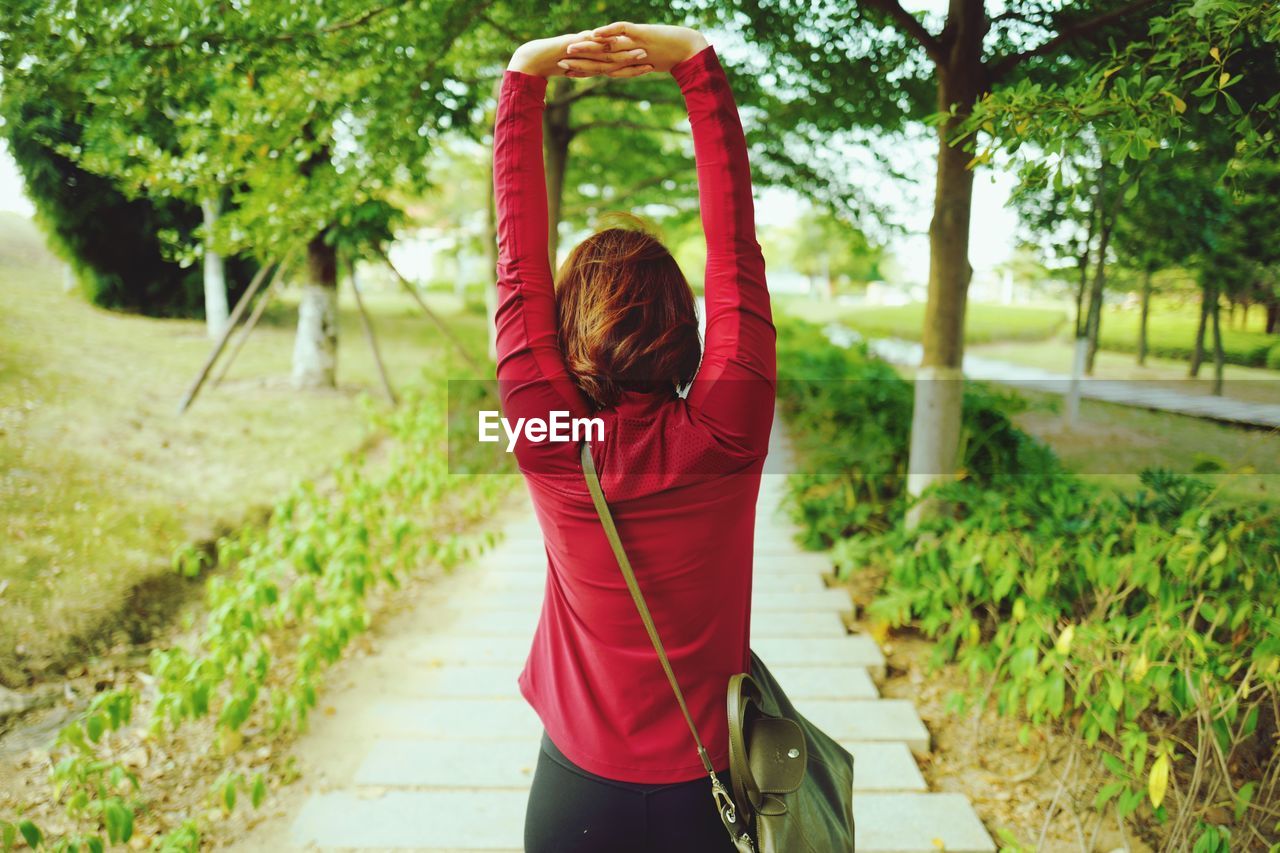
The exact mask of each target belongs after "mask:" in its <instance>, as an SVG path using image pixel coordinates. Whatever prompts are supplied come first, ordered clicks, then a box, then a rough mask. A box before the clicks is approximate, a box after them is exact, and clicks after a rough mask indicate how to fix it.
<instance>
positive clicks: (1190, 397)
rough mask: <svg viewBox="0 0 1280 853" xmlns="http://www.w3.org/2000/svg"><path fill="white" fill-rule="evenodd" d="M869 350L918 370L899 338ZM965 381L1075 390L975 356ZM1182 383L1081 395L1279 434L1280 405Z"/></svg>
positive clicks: (1117, 386) (1096, 383)
mask: <svg viewBox="0 0 1280 853" xmlns="http://www.w3.org/2000/svg"><path fill="white" fill-rule="evenodd" d="M827 335H828V337H829V338H830V339H831V341H832V342H833V343H836V344H838V345H840V346H848V345H849V342H851V341H852V340H855V339H856V337H855V336H856V333H855V332H853V331H852V330H851V329H848V328H847V327H844V326H839V325H837V324H832V325H831V326H828V327H827ZM868 346H870V347H871V351H872V352H874V353H875V354H876V355H878V356H880V357H881V358H883V359H884V360H885V361H888V362H890V363H892V364H901V365H904V366H908V367H915V366H917V365H919V364H920V357H921V353H922V348H921V346H920V344H917V343H913V342H911V341H904V340H899V339H897V338H877V339H874V340H872V341H869V342H868ZM1210 366H1212V365H1210ZM964 375H965V376H966V377H968V378H970V379H980V380H983V381H987V382H997V383H999V384H1002V385H1010V386H1013V387H1017V388H1026V389H1028V390H1032V391H1043V392H1046V393H1049V394H1066V393H1067V392H1068V391H1069V390H1070V387H1071V377H1070V376H1069V375H1068V374H1066V373H1056V372H1054V371H1051V370H1045V369H1043V368H1039V367H1027V366H1025V365H1020V364H1012V363H1010V362H1007V361H1000V360H999V359H993V358H984V357H982V356H976V355H966V356H965V357H964ZM1180 383H1181V380H1165V381H1163V382H1162V381H1160V380H1147V381H1138V380H1127V379H1094V378H1089V377H1085V378H1084V379H1083V380H1081V383H1080V395H1081V396H1082V397H1084V398H1085V399H1088V400H1101V401H1103V402H1107V403H1117V404H1119V405H1122V406H1133V407H1135V408H1140V409H1151V410H1154V411H1159V412H1172V413H1174V414H1179V415H1189V416H1191V417H1194V418H1205V419H1206V420H1212V421H1219V422H1221V423H1229V424H1237V425H1241V426H1250V427H1262V428H1271V429H1280V405H1277V404H1268V403H1251V402H1248V401H1247V400H1237V399H1233V398H1231V397H1214V396H1212V395H1208V394H1189V393H1187V392H1185V391H1181V390H1179V389H1178V385H1179V384H1180ZM1162 385H1163V386H1167V387H1162Z"/></svg>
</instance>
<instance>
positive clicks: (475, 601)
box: [445, 585, 853, 613]
mask: <svg viewBox="0 0 1280 853" xmlns="http://www.w3.org/2000/svg"><path fill="white" fill-rule="evenodd" d="M445 603H447V604H448V605H450V606H452V607H456V608H458V609H460V610H480V609H483V608H486V607H492V608H493V609H495V610H537V609H539V608H540V607H542V586H541V585H538V586H537V587H536V588H535V587H534V586H532V585H531V586H529V587H528V588H525V589H499V590H487V591H481V590H477V591H475V592H474V593H473V592H471V591H468V592H466V593H464V594H462V595H459V596H454V597H453V598H451V599H450V600H448V601H447V602H445ZM751 608H752V611H753V612H754V613H765V612H774V611H795V612H809V613H815V612H816V613H822V612H837V613H839V612H842V611H846V610H851V609H853V603H852V599H850V598H849V593H848V592H846V591H845V590H843V589H838V588H831V589H819V590H816V591H810V592H788V591H785V590H782V591H775V590H769V589H763V590H762V589H753V590H752V600H751Z"/></svg>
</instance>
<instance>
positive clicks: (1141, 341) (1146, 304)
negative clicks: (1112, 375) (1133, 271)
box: [1138, 270, 1151, 365]
mask: <svg viewBox="0 0 1280 853" xmlns="http://www.w3.org/2000/svg"><path fill="white" fill-rule="evenodd" d="M1150 315H1151V270H1143V271H1142V316H1141V318H1139V320H1138V364H1139V365H1143V364H1146V363H1147V320H1148V318H1149V317H1150Z"/></svg>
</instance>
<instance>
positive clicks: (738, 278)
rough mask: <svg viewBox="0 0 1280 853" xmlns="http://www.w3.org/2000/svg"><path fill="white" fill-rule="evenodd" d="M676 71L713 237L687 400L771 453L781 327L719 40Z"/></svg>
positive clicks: (728, 434)
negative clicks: (700, 337)
mask: <svg viewBox="0 0 1280 853" xmlns="http://www.w3.org/2000/svg"><path fill="white" fill-rule="evenodd" d="M671 75H672V76H673V77H674V78H675V80H676V82H677V83H678V84H679V86H680V91H681V92H682V93H683V94H684V100H685V105H686V106H687V107H688V110H689V123H690V126H691V127H692V130H693V147H694V156H695V157H696V159H697V169H698V200H699V203H700V205H701V211H702V228H703V232H704V233H705V235H706V240H707V266H706V311H707V331H706V344H705V347H704V351H703V356H702V366H701V367H700V368H699V369H698V376H697V379H695V380H694V383H693V387H692V388H691V389H690V391H689V396H688V400H689V404H690V408H691V409H692V410H693V411H694V412H695V414H696V416H698V417H700V418H702V419H703V420H704V422H706V424H707V426H708V427H709V428H710V429H711V430H712V432H713V434H714V435H716V436H717V437H718V438H720V440H722V441H724V442H727V443H731V444H732V445H734V446H735V447H736V448H737V449H740V450H741V451H743V452H745V453H748V454H758V455H763V454H764V453H765V452H767V449H768V444H769V432H770V429H771V427H772V424H773V406H774V396H775V391H776V385H777V356H776V332H775V330H774V326H773V314H772V311H771V309H770V305H769V290H768V286H767V285H766V283H765V266H764V256H763V254H762V253H761V251H760V244H759V243H758V242H757V241H756V227H755V205H754V203H753V202H752V199H751V166H750V164H749V162H748V160H747V143H746V137H745V135H744V134H743V132H742V122H741V120H740V119H739V117H738V108H737V106H736V105H735V103H734V100H733V92H732V91H731V90H730V88H729V81H728V79H727V78H726V77H725V73H724V68H723V67H721V65H720V60H719V58H718V57H717V55H716V52H715V48H714V47H710V46H708V47H706V48H704V49H703V50H700V51H699V52H698V53H696V54H694V55H693V56H691V57H689V58H688V59H686V60H684V61H682V62H680V63H678V64H677V65H676V66H675V67H673V68H672V69H671Z"/></svg>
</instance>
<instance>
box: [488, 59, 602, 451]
mask: <svg viewBox="0 0 1280 853" xmlns="http://www.w3.org/2000/svg"><path fill="white" fill-rule="evenodd" d="M513 64H514V63H513ZM546 90H547V79H546V78H545V77H543V76H540V75H536V74H531V73H526V72H524V71H520V70H515V69H513V68H508V69H507V70H506V71H504V72H503V77H502V87H501V90H500V92H499V95H498V107H497V116H496V120H495V122H494V129H493V189H494V205H495V207H496V210H497V232H498V233H497V239H498V269H497V278H498V281H497V287H498V307H497V311H496V312H495V314H494V322H495V323H496V324H497V351H498V367H497V375H498V391H499V397H500V398H501V400H502V411H503V415H504V416H505V417H507V418H509V419H510V420H511V421H513V422H514V421H515V420H516V419H517V418H535V417H536V418H543V419H546V418H547V417H548V415H549V413H550V412H552V411H566V412H569V413H570V415H571V416H573V417H582V416H585V415H587V414H589V413H590V407H589V406H588V404H587V402H586V400H585V399H584V398H583V396H582V394H581V392H580V391H579V390H578V388H577V386H576V385H575V384H574V382H573V380H572V379H571V378H570V377H569V374H568V371H567V370H566V369H565V365H564V359H563V357H562V356H561V354H560V347H559V344H558V342H557V335H556V307H555V293H554V289H553V282H552V273H551V262H550V260H549V258H548V235H549V230H548V228H549V226H548V222H547V185H546V183H545V178H544V177H543V175H544V172H543V163H542V113H543V109H544V97H545V93H546ZM566 447H567V449H566ZM516 457H517V459H518V460H519V462H520V466H521V468H523V469H525V470H536V471H538V472H539V473H555V472H557V471H559V470H560V469H561V468H566V467H568V468H571V467H572V464H573V462H574V460H575V458H576V457H575V456H574V448H572V447H568V446H567V445H565V446H561V445H556V444H552V443H544V444H534V443H529V442H525V441H520V442H519V443H518V446H517V448H516Z"/></svg>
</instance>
